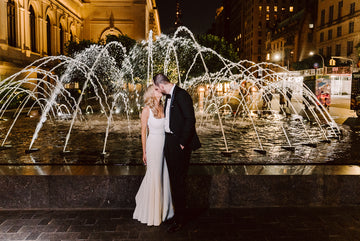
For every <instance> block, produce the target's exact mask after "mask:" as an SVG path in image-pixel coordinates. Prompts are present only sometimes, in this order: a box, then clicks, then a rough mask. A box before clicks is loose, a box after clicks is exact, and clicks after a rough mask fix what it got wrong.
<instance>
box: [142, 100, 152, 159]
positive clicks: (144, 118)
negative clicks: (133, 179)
mask: <svg viewBox="0 0 360 241" xmlns="http://www.w3.org/2000/svg"><path fill="white" fill-rule="evenodd" d="M149 114H150V110H149V107H147V106H146V107H144V109H143V111H142V112H141V144H142V150H143V162H144V164H145V165H146V161H147V160H146V132H147V122H148V119H149Z"/></svg>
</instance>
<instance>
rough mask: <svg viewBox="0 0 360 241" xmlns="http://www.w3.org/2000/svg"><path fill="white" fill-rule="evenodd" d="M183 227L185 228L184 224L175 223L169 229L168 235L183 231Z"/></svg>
mask: <svg viewBox="0 0 360 241" xmlns="http://www.w3.org/2000/svg"><path fill="white" fill-rule="evenodd" d="M182 227H183V224H181V223H177V222H176V221H175V222H173V223H172V224H171V225H170V227H169V228H168V230H167V232H168V233H175V232H177V231H179V230H181V229H182Z"/></svg>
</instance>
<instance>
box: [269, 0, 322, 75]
mask: <svg viewBox="0 0 360 241" xmlns="http://www.w3.org/2000/svg"><path fill="white" fill-rule="evenodd" d="M315 6H316V4H315ZM316 14H317V12H316V7H314V5H309V6H308V7H307V6H304V8H303V9H302V10H300V11H298V12H297V13H295V14H294V15H292V16H290V17H289V18H287V19H285V20H284V21H282V22H280V23H278V24H276V26H275V27H274V28H273V29H272V31H268V32H267V40H266V51H267V56H266V61H268V62H275V63H277V64H280V65H282V66H286V67H287V68H288V69H291V67H292V65H293V63H295V62H298V61H302V60H304V59H306V58H309V56H310V55H309V53H310V52H313V51H314V49H315V47H316V38H315V24H316Z"/></svg>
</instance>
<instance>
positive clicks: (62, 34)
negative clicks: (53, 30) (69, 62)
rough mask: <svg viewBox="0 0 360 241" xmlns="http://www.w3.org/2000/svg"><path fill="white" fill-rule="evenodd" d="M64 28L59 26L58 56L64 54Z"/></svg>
mask: <svg viewBox="0 0 360 241" xmlns="http://www.w3.org/2000/svg"><path fill="white" fill-rule="evenodd" d="M64 35H65V34H64V28H63V26H62V25H61V24H60V54H64V38H65V36H64Z"/></svg>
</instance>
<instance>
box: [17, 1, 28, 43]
mask: <svg viewBox="0 0 360 241" xmlns="http://www.w3.org/2000/svg"><path fill="white" fill-rule="evenodd" d="M25 14H26V13H25V9H24V8H21V7H20V8H19V14H18V19H19V21H18V29H17V30H18V31H17V34H18V36H19V37H18V41H19V42H18V46H19V47H20V48H21V49H26V43H25V34H26V33H25V31H26V30H25V28H26V25H25V23H26V22H25Z"/></svg>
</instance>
